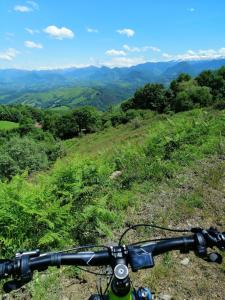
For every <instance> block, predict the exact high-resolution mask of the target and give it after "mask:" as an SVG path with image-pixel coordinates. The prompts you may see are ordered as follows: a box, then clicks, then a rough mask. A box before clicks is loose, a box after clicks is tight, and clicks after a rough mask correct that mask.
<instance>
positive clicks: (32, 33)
mask: <svg viewBox="0 0 225 300" xmlns="http://www.w3.org/2000/svg"><path fill="white" fill-rule="evenodd" d="M24 29H25V30H26V31H27V32H28V33H29V34H31V35H34V34H35V33H40V31H39V30H36V29H31V28H24Z"/></svg>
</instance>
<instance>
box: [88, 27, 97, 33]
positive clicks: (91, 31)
mask: <svg viewBox="0 0 225 300" xmlns="http://www.w3.org/2000/svg"><path fill="white" fill-rule="evenodd" d="M87 32H89V33H98V29H95V28H90V27H87Z"/></svg>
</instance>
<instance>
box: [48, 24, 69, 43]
mask: <svg viewBox="0 0 225 300" xmlns="http://www.w3.org/2000/svg"><path fill="white" fill-rule="evenodd" d="M43 31H44V32H45V33H47V34H48V35H50V36H51V37H52V38H55V39H58V40H63V39H73V38H74V33H73V31H72V30H70V29H69V28H66V27H61V28H59V27H57V26H55V25H51V26H48V27H46V28H45V29H44V30H43Z"/></svg>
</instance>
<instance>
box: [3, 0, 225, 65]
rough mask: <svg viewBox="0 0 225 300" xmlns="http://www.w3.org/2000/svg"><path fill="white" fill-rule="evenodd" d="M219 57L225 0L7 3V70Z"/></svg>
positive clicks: (224, 37)
mask: <svg viewBox="0 0 225 300" xmlns="http://www.w3.org/2000/svg"><path fill="white" fill-rule="evenodd" d="M217 57H225V1H224V0H216V1H215V0H63V1H62V0H35V1H32V0H18V1H17V0H16V1H15V0H0V68H12V67H16V68H22V69H44V68H50V69H51V68H64V67H72V66H86V65H97V66H100V65H106V66H109V67H114V66H131V65H135V64H138V63H144V62H147V61H165V60H174V59H176V60H178V59H186V60H188V59H209V58H217Z"/></svg>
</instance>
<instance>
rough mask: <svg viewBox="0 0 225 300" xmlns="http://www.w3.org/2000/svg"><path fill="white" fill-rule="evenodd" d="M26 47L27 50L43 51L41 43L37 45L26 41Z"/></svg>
mask: <svg viewBox="0 0 225 300" xmlns="http://www.w3.org/2000/svg"><path fill="white" fill-rule="evenodd" d="M24 46H25V47H27V48H32V49H42V48H43V46H42V44H40V43H35V42H33V41H25V42H24Z"/></svg>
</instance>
